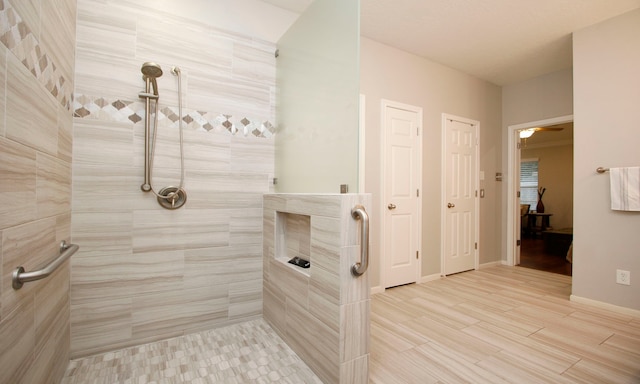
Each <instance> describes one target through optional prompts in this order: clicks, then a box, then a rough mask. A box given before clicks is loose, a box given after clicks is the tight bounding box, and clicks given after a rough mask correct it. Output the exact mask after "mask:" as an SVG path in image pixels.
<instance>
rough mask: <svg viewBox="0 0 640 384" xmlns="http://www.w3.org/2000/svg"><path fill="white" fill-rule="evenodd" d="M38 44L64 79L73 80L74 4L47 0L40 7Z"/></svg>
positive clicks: (72, 2) (65, 0) (72, 1)
mask: <svg viewBox="0 0 640 384" xmlns="http://www.w3.org/2000/svg"><path fill="white" fill-rule="evenodd" d="M40 11H41V14H40V16H41V20H40V25H41V27H42V30H41V33H40V39H39V40H40V43H41V45H42V48H43V49H44V50H45V51H46V52H47V54H48V55H49V57H51V60H53V62H54V63H56V68H57V70H58V71H59V73H60V75H62V76H63V77H64V78H65V79H69V80H71V79H73V67H74V62H75V60H74V58H75V57H74V55H75V36H76V2H75V1H74V0H47V1H43V2H42V3H41V5H40Z"/></svg>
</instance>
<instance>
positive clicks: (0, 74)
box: [0, 44, 7, 137]
mask: <svg viewBox="0 0 640 384" xmlns="http://www.w3.org/2000/svg"><path fill="white" fill-rule="evenodd" d="M0 84H3V85H5V86H2V87H0V106H2V107H3V108H4V106H5V105H6V101H7V95H6V91H7V89H6V88H7V87H6V84H7V48H6V47H5V46H4V45H3V44H0ZM4 136H5V119H0V137H4Z"/></svg>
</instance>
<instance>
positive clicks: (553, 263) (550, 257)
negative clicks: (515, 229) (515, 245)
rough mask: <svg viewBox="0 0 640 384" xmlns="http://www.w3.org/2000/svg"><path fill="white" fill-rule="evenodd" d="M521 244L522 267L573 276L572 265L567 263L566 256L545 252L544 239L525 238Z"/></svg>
mask: <svg viewBox="0 0 640 384" xmlns="http://www.w3.org/2000/svg"><path fill="white" fill-rule="evenodd" d="M521 244H522V245H521V246H520V266H521V267H525V268H532V269H538V270H541V271H547V272H553V273H559V274H562V275H567V276H571V263H570V262H568V261H567V259H566V255H565V254H550V253H547V252H545V246H544V241H543V240H542V239H540V238H536V239H533V238H527V237H524V236H523V239H522V243H521Z"/></svg>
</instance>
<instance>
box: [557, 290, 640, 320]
mask: <svg viewBox="0 0 640 384" xmlns="http://www.w3.org/2000/svg"><path fill="white" fill-rule="evenodd" d="M569 300H571V301H573V302H575V303H580V304H586V305H591V306H592V307H596V308H600V309H606V310H607V311H611V312H617V313H621V314H623V315H629V316H634V317H640V310H637V309H633V308H627V307H621V306H618V305H613V304H609V303H605V302H603V301H598V300H592V299H587V298H586V297H580V296H576V295H571V296H570V297H569Z"/></svg>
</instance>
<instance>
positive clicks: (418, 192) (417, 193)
mask: <svg viewBox="0 0 640 384" xmlns="http://www.w3.org/2000/svg"><path fill="white" fill-rule="evenodd" d="M416 197H420V190H419V189H416Z"/></svg>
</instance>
